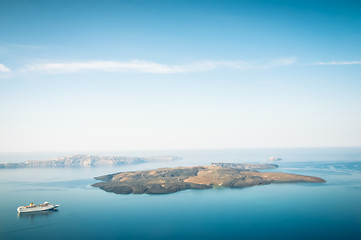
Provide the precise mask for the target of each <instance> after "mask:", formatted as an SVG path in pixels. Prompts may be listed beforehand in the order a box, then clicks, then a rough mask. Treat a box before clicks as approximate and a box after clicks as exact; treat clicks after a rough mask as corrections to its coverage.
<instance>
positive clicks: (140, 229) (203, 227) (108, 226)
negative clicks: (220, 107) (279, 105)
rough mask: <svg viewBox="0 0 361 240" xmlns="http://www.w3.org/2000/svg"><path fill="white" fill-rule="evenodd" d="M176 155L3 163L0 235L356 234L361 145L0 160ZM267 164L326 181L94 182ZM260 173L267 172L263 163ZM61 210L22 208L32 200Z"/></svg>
mask: <svg viewBox="0 0 361 240" xmlns="http://www.w3.org/2000/svg"><path fill="white" fill-rule="evenodd" d="M78 153H80V154H96V155H118V156H159V155H175V156H179V157H181V159H179V160H176V161H172V162H151V163H142V164H132V165H121V166H116V167H96V168H95V167H93V168H92V167H87V168H43V169H0V239H1V240H5V239H303V240H304V239H361V148H360V147H354V148H287V149H272V148H269V149H215V150H164V151H132V152H124V151H123V152H120V151H114V152H77V153H73V152H67V153H65V152H64V153H60V152H58V153H21V154H19V153H7V154H5V153H4V154H0V162H21V161H26V160H44V159H48V158H52V157H59V156H66V155H71V154H78ZM271 156H275V157H280V158H282V160H281V161H277V162H274V163H276V164H278V165H279V168H277V169H272V170H268V171H279V172H286V173H295V174H303V175H310V176H317V177H321V178H323V179H325V180H326V181H327V182H326V183H287V184H270V185H263V186H254V187H248V188H242V189H228V188H213V189H207V190H185V191H180V192H177V193H172V194H160V195H147V194H140V195H135V194H129V195H117V194H114V193H108V192H105V191H103V190H100V189H98V188H94V187H92V186H91V184H93V183H95V182H97V181H96V180H95V179H94V177H96V176H101V175H105V174H110V173H116V172H123V171H135V170H146V169H154V168H160V167H176V166H196V165H208V164H211V163H212V162H232V163H270V161H269V158H270V157H271ZM264 171H266V170H264ZM45 201H47V202H50V203H54V204H59V205H60V207H59V209H58V210H57V211H47V212H39V213H30V214H20V215H19V214H18V213H17V211H16V208H17V207H18V206H21V205H28V204H29V203H30V202H34V203H43V202H45Z"/></svg>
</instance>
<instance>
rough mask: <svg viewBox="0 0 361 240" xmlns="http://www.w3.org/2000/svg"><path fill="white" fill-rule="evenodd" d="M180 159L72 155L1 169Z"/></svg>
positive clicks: (10, 164)
mask: <svg viewBox="0 0 361 240" xmlns="http://www.w3.org/2000/svg"><path fill="white" fill-rule="evenodd" d="M176 159H180V157H177V156H170V155H167V156H153V157H121V156H95V155H71V156H66V157H58V158H52V159H48V160H43V161H26V162H20V163H0V168H55V167H59V168H61V167H89V166H90V167H97V166H111V165H122V164H136V163H145V162H156V161H157V162H163V161H174V160H176Z"/></svg>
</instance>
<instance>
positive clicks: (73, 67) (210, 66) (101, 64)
mask: <svg viewBox="0 0 361 240" xmlns="http://www.w3.org/2000/svg"><path fill="white" fill-rule="evenodd" d="M295 62H296V59H295V58H283V59H275V60H272V61H270V62H265V63H250V62H245V61H211V60H205V61H198V62H192V63H189V64H182V65H167V64H161V63H157V62H149V61H142V60H132V61H89V62H58V63H34V64H29V65H26V66H25V67H23V68H22V69H21V71H23V72H32V71H36V72H46V73H74V72H82V71H104V72H141V73H159V74H174V73H189V72H204V71H211V70H214V69H218V68H230V69H235V70H257V69H269V68H273V67H278V66H287V65H292V64H294V63H295Z"/></svg>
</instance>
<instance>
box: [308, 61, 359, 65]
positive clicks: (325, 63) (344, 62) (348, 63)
mask: <svg viewBox="0 0 361 240" xmlns="http://www.w3.org/2000/svg"><path fill="white" fill-rule="evenodd" d="M352 64H361V61H338V62H336V61H331V62H318V63H315V64H313V65H352Z"/></svg>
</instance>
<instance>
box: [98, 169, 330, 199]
mask: <svg viewBox="0 0 361 240" xmlns="http://www.w3.org/2000/svg"><path fill="white" fill-rule="evenodd" d="M275 166H277V165H274V164H232V163H214V164H212V165H211V166H197V167H177V168H160V169H155V170H148V171H135V172H121V173H114V174H109V175H104V176H100V177H95V179H96V180H101V181H103V182H98V183H95V184H93V185H92V186H93V187H98V188H100V189H102V190H104V191H107V192H113V193H117V194H129V193H134V194H142V193H148V194H159V193H174V192H178V191H181V190H185V189H209V188H213V187H215V186H221V187H229V188H243V187H251V186H255V185H264V184H271V183H294V182H312V183H323V182H325V180H323V179H322V178H319V177H310V176H302V175H296V174H287V173H279V172H257V171H250V169H252V170H255V169H266V168H267V167H271V168H274V167H275Z"/></svg>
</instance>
